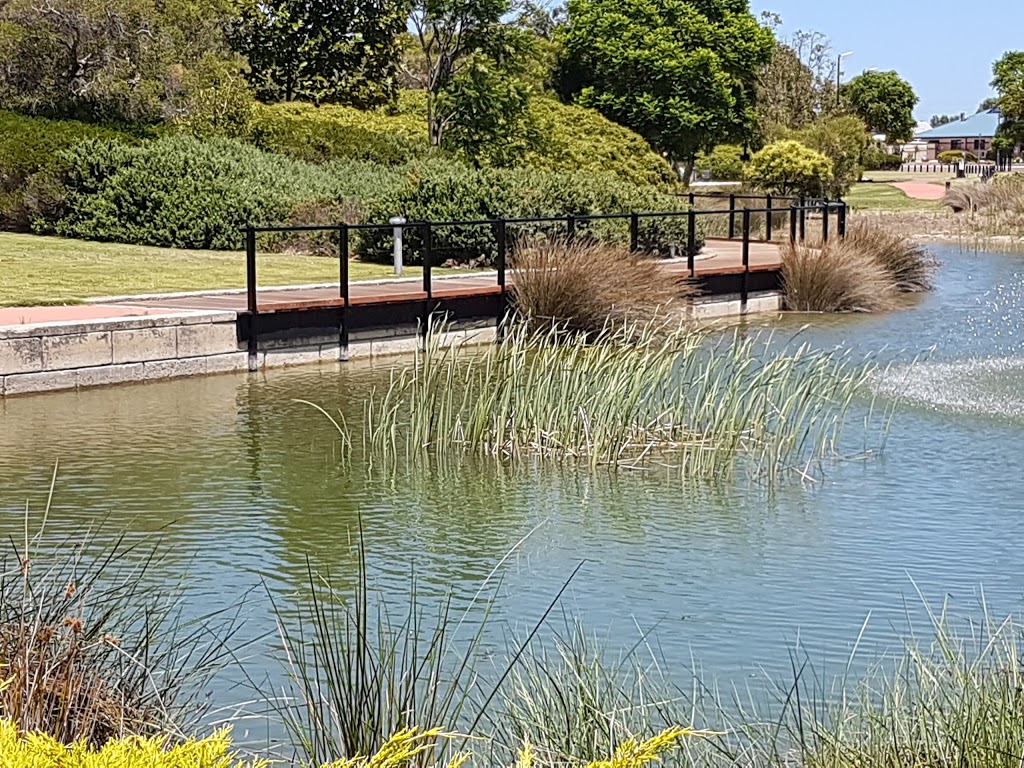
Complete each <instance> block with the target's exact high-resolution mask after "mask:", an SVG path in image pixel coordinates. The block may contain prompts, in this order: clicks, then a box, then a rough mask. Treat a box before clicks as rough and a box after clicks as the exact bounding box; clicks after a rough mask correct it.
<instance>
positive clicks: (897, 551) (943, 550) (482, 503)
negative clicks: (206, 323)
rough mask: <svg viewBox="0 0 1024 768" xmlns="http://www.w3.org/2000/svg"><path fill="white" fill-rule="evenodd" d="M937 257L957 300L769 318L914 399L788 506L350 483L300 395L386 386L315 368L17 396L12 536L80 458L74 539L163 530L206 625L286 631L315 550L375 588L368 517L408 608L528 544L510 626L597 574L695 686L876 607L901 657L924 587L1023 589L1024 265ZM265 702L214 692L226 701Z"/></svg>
mask: <svg viewBox="0 0 1024 768" xmlns="http://www.w3.org/2000/svg"><path fill="white" fill-rule="evenodd" d="M938 255H939V256H940V258H941V259H942V261H943V262H944V266H943V269H942V272H941V274H940V277H939V283H938V287H937V290H936V291H935V292H934V293H933V294H930V295H928V296H926V297H924V298H922V299H921V300H920V301H916V302H914V304H913V306H912V307H911V308H909V309H907V310H906V311H902V312H898V313H894V314H891V315H886V316H873V317H810V318H808V317H803V318H794V317H787V318H784V319H782V320H774V319H772V320H769V319H763V318H761V319H758V320H757V321H756V323H757V324H763V325H766V326H773V327H776V328H782V329H784V330H786V331H787V332H788V331H790V330H791V331H793V332H796V331H798V330H799V328H800V326H801V325H802V324H803V323H806V322H810V323H812V324H813V327H810V328H807V329H805V330H803V331H801V333H802V335H803V337H804V338H806V339H808V340H810V341H812V342H813V344H814V345H815V346H819V347H823V348H832V347H846V348H851V349H854V350H857V351H858V352H863V353H867V352H873V351H874V352H877V351H878V350H883V349H884V350H886V351H885V353H884V354H885V355H886V356H887V357H888V358H890V359H894V360H896V361H897V364H896V366H895V367H894V368H893V369H892V370H891V371H890V372H889V373H888V374H887V375H886V376H885V377H883V379H882V380H881V381H880V382H879V385H878V386H879V389H880V390H881V391H887V390H892V389H894V388H898V389H899V390H901V391H903V392H904V393H905V395H906V398H907V399H906V401H905V402H904V403H902V404H901V405H900V406H899V407H898V410H897V414H896V418H895V421H894V423H893V426H892V429H891V431H890V433H889V436H888V440H887V443H886V446H885V452H884V453H883V455H881V456H880V457H873V458H869V459H866V460H858V461H849V462H845V463H841V464H838V465H834V466H830V467H828V468H826V471H825V474H824V475H823V476H821V477H819V478H818V482H816V483H804V484H801V483H799V482H793V483H789V484H786V485H784V486H783V487H782V488H781V489H780V490H779V491H778V492H777V493H775V494H768V493H766V492H765V490H764V489H763V488H759V487H748V486H747V485H746V484H739V485H738V486H736V487H730V488H727V489H724V490H723V489H711V488H701V487H699V486H698V487H696V488H694V487H689V486H685V485H682V484H681V483H679V482H678V481H676V480H671V479H668V478H666V477H664V476H661V475H659V474H657V473H635V474H629V473H619V474H614V473H609V472H604V471H599V472H591V471H587V470H576V469H570V468H565V467H562V468H559V467H551V466H548V465H542V464H531V463H523V464H520V465H517V466H515V467H498V468H496V467H495V466H494V465H493V464H484V465H474V464H473V463H472V462H466V463H463V464H461V465H458V466H440V467H439V466H433V467H432V466H415V467H409V466H400V467H398V468H397V469H396V470H394V471H378V470H373V469H367V468H365V467H356V468H354V469H348V470H347V469H345V468H344V467H342V466H341V465H340V463H339V462H338V461H337V459H336V449H337V442H336V434H335V432H334V430H333V427H332V426H331V425H330V424H329V423H328V422H327V421H326V420H325V419H324V417H323V416H322V415H320V414H318V413H317V412H315V411H314V410H313V409H311V408H310V407H309V406H307V405H303V404H300V403H297V402H295V401H296V400H297V399H303V400H308V401H312V402H315V403H318V404H321V405H323V406H324V407H326V408H328V409H334V408H337V407H344V408H347V409H350V410H351V409H355V410H356V411H358V410H359V408H360V402H361V399H362V398H363V397H364V396H365V394H366V393H367V391H368V388H369V387H371V386H372V385H373V383H374V382H376V381H380V380H382V378H384V377H386V375H387V374H386V372H384V371H381V370H374V369H372V368H359V367H351V368H331V367H322V368H315V367H314V368H301V369H291V370H282V371H272V372H269V373H267V374H265V375H258V376H257V375H253V376H246V375H238V376H217V377H210V378H203V379H193V380H187V379H186V380H179V381H173V382H167V383H157V384H147V385H141V386H125V387H117V388H109V389H100V390H87V391H82V392H78V393H58V394H50V395H40V396H34V397H26V398H18V399H11V400H9V401H0V467H2V474H0V534H2V535H3V536H4V538H5V539H6V538H7V537H14V538H16V539H17V538H20V537H21V536H23V531H24V526H25V507H26V503H27V504H28V507H29V509H30V510H31V513H30V518H29V519H30V525H32V526H38V525H39V523H40V522H41V518H42V510H43V508H44V506H45V500H46V495H47V491H48V488H49V482H50V476H51V473H52V472H53V468H54V464H55V462H58V461H59V471H58V475H57V485H56V491H55V496H54V500H53V505H52V509H51V511H50V515H49V519H48V522H47V527H48V531H50V532H51V533H53V534H54V536H55V538H59V536H61V535H66V534H71V533H75V532H77V531H80V530H82V528H83V527H84V526H86V525H90V524H95V523H97V522H99V521H104V522H103V524H102V527H101V528H100V535H101V536H110V537H113V536H115V535H116V534H117V533H118V532H119V531H121V530H127V531H129V532H130V535H131V536H135V535H140V536H142V535H145V536H159V537H162V540H163V544H164V550H165V552H167V553H168V555H169V557H168V558H167V559H166V560H165V561H163V562H162V563H161V564H160V566H159V570H158V571H157V572H155V573H153V574H151V577H152V578H153V579H154V583H153V586H152V588H153V589H154V590H157V591H159V590H160V589H161V579H162V578H166V579H167V580H168V581H172V580H177V578H178V577H179V576H180V575H181V574H182V573H185V574H187V584H188V591H189V595H188V598H189V601H190V605H193V606H195V610H197V611H206V610H211V609H215V608H220V607H229V606H232V605H237V604H238V603H239V602H240V601H242V600H243V598H244V601H245V602H244V603H243V615H244V617H245V627H244V632H245V634H246V636H248V637H258V636H260V635H262V634H264V633H266V632H267V631H269V630H271V629H272V628H273V622H272V617H271V612H270V607H269V600H268V598H267V596H266V591H265V587H264V584H265V585H266V588H269V589H270V590H273V591H275V592H277V593H280V594H282V595H284V596H285V597H286V598H288V597H289V596H294V595H296V594H301V592H302V586H303V584H304V583H305V580H306V562H307V557H308V558H311V559H312V560H313V561H314V562H316V563H321V564H329V565H330V567H331V569H332V571H333V574H334V577H335V579H336V580H337V581H339V582H341V583H351V581H352V580H354V578H355V574H356V560H355V557H354V556H353V548H352V537H353V535H354V533H355V532H356V530H357V525H358V516H359V515H361V517H362V524H363V527H364V530H365V537H366V541H367V545H368V558H369V564H370V569H371V573H372V578H373V585H374V586H375V587H377V588H380V589H384V590H387V591H390V592H391V593H392V594H394V595H395V600H396V601H399V602H400V601H401V600H403V599H404V597H405V595H406V594H407V589H408V587H407V583H408V576H409V572H410V570H411V568H412V567H415V571H416V573H417V577H418V579H419V581H420V583H421V585H422V586H423V589H424V590H425V591H427V592H436V593H443V592H444V591H445V590H447V589H449V588H453V589H454V591H455V593H456V594H457V595H458V596H460V597H466V596H471V595H472V594H473V593H474V592H475V591H476V589H477V587H478V586H479V584H480V582H481V581H482V580H483V579H484V578H485V577H487V575H488V574H489V573H490V572H491V570H492V568H493V567H494V566H495V565H496V564H497V563H498V562H499V561H500V560H501V558H502V557H503V556H504V555H505V554H506V553H508V552H509V550H510V549H512V548H513V547H515V552H514V553H513V555H512V557H511V558H510V559H509V561H508V562H507V563H506V565H505V566H504V567H503V569H502V573H503V581H502V585H501V597H500V600H499V603H498V606H497V612H498V616H499V617H500V619H501V620H502V621H503V622H505V626H506V627H510V628H511V629H512V631H520V632H522V631H524V630H525V629H528V628H529V627H530V626H532V624H533V622H535V621H536V620H537V618H538V617H539V616H540V615H541V614H542V613H543V611H544V609H545V608H546V607H547V606H548V604H549V602H550V601H551V599H552V597H553V596H554V595H555V594H556V593H557V592H558V590H559V588H560V587H561V586H562V585H563V583H564V582H565V580H566V579H567V578H568V577H569V575H570V574H571V573H572V571H573V569H574V568H576V566H577V565H578V564H579V563H580V562H581V561H585V563H584V565H583V567H582V569H581V570H580V572H579V574H578V575H577V576H576V577H575V578H574V579H573V581H572V583H571V585H570V587H569V589H568V591H567V593H566V597H565V598H564V605H565V607H566V609H567V611H569V612H572V613H578V614H579V615H580V616H581V617H582V618H583V620H584V621H585V622H586V624H587V626H588V627H589V628H590V629H592V630H594V631H595V632H597V633H598V634H600V635H603V636H604V637H606V638H607V640H608V642H609V643H610V644H611V645H612V646H615V647H624V646H628V645H631V644H632V643H633V642H635V640H636V639H637V637H638V636H639V633H640V630H641V629H651V628H656V635H657V639H658V643H659V645H660V648H661V652H662V653H663V654H664V656H665V657H666V659H667V660H668V661H669V664H670V666H671V667H673V668H675V669H678V670H679V671H678V673H677V674H678V675H679V676H681V677H685V675H687V674H689V672H688V671H687V670H688V669H689V668H690V665H691V663H692V660H696V661H697V662H698V663H699V664H700V666H701V667H702V668H703V672H704V674H706V675H714V676H717V677H720V678H723V679H726V680H730V681H743V680H750V679H755V680H756V679H758V678H759V677H760V675H761V670H762V669H763V670H767V671H768V673H769V674H772V673H775V672H779V673H784V672H785V671H786V670H788V667H789V659H788V656H787V651H788V649H790V648H791V647H792V646H793V644H794V643H795V642H797V641H799V642H800V643H801V644H802V645H803V646H804V647H805V648H806V649H807V650H808V652H809V653H810V654H811V655H812V657H813V658H817V659H822V660H824V661H825V662H835V663H839V662H841V661H842V660H844V659H845V658H846V657H847V655H848V653H849V652H850V649H851V647H852V646H853V644H854V642H855V641H856V638H857V635H858V632H859V630H860V628H861V625H862V624H863V623H864V621H865V619H866V618H867V617H868V616H869V615H870V617H871V618H870V622H869V625H868V630H867V632H866V634H865V640H864V643H863V645H864V646H865V647H867V648H869V649H876V650H877V649H885V648H893V647H895V646H896V645H897V640H896V638H897V636H898V634H899V633H900V632H901V631H902V630H903V628H905V626H906V620H907V616H908V614H909V615H910V616H912V617H917V616H920V615H921V600H920V598H919V596H918V594H917V589H920V590H921V592H922V593H923V594H924V595H925V596H926V597H927V598H928V599H929V600H930V601H934V602H939V601H941V600H942V599H943V598H945V597H946V596H948V597H949V598H950V599H951V600H952V602H953V604H954V605H956V606H958V607H960V608H962V609H963V610H964V611H966V612H970V611H972V610H975V609H977V606H978V603H979V598H980V595H981V593H982V590H984V596H985V599H986V600H987V601H988V604H989V607H990V609H991V610H992V612H993V613H995V614H997V615H999V614H1005V613H1009V612H1011V611H1015V610H1017V609H1018V608H1020V606H1021V594H1022V589H1024V557H1022V556H1021V551H1022V546H1024V514H1022V512H1024V510H1022V507H1024V504H1022V500H1024V257H1021V256H1019V255H1017V256H1013V255H1001V254H975V253H960V252H957V251H955V250H952V249H949V250H946V249H938ZM915 360H916V361H917V362H914V361H915ZM531 531H532V533H531ZM527 534H530V535H529V536H528V537H527V538H526V539H525V541H522V542H521V543H520V544H519V545H518V547H516V544H517V542H520V540H521V539H523V537H524V536H527ZM915 585H916V586H915ZM247 655H248V657H249V658H248V661H247V663H248V664H249V666H250V672H251V674H253V676H255V677H259V676H260V674H262V670H263V668H264V667H267V668H268V669H269V668H270V662H269V661H268V660H267V656H266V654H265V652H264V649H263V647H262V646H261V645H260V644H257V645H255V646H253V647H252V648H251V649H250V650H249V651H248V653H247ZM680 682H681V683H685V682H686V681H685V679H681V680H680ZM247 697H251V694H250V693H245V692H240V691H239V690H238V689H236V688H232V687H231V686H230V685H229V684H227V683H223V684H222V685H221V687H220V688H218V689H217V690H215V691H214V700H215V702H217V704H218V705H222V706H225V707H227V706H231V705H233V704H235V703H237V702H238V701H241V700H243V699H245V698H247Z"/></svg>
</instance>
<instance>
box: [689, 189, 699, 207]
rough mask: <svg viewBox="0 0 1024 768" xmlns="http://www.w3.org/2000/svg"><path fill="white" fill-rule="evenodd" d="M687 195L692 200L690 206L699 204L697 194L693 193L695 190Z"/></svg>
mask: <svg viewBox="0 0 1024 768" xmlns="http://www.w3.org/2000/svg"><path fill="white" fill-rule="evenodd" d="M687 197H688V198H689V201H690V207H691V208H693V206H695V205H696V204H697V196H696V195H695V194H693V192H691V193H690V194H689V195H687Z"/></svg>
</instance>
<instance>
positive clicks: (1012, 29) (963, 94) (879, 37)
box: [751, 0, 1024, 120]
mask: <svg viewBox="0 0 1024 768" xmlns="http://www.w3.org/2000/svg"><path fill="white" fill-rule="evenodd" d="M751 10H753V12H754V13H755V15H760V13H761V11H765V10H769V11H774V12H776V13H778V14H779V15H781V16H782V20H783V23H784V26H783V28H782V29H781V31H780V34H781V35H783V36H785V35H787V34H789V33H791V32H792V31H794V30H797V29H804V30H814V31H817V32H823V33H824V34H826V35H827V36H828V37H829V38H830V39H831V41H832V48H833V50H834V51H835V52H836V53H837V54H838V53H843V52H846V51H853V52H854V55H853V56H850V57H848V58H846V59H844V60H843V74H844V78H843V79H844V80H846V79H848V78H849V77H852V76H853V75H856V74H858V73H860V72H861V71H863V70H865V69H870V68H872V67H877V68H878V69H881V70H888V69H895V70H896V71H897V72H899V73H900V75H902V76H903V77H904V78H905V79H906V80H908V81H909V82H910V83H911V85H913V86H914V90H915V91H916V92H917V95H918V97H919V98H920V100H921V101H920V102H919V103H918V105H917V109H916V111H915V115H916V116H917V118H918V119H919V120H927V119H928V118H929V117H931V116H932V115H933V114H943V113H945V114H959V113H960V112H967V113H973V112H974V111H975V110H976V109H977V108H978V104H979V103H980V102H981V101H982V100H983V99H984V98H986V97H987V96H990V95H992V90H991V88H989V85H988V84H989V82H990V81H991V80H992V62H994V61H995V60H996V59H998V58H999V57H1000V56H1002V55H1003V53H1005V52H1006V51H1008V50H1022V49H1024V35H1022V34H1021V33H1020V25H1021V22H1022V21H1024V17H1022V16H1021V0H973V2H967V3H965V2H963V0H958V2H953V0H931V2H928V3H905V2H898V1H897V0H855V2H848V1H844V0H839V1H838V2H837V1H836V0H751ZM999 20H1002V21H999Z"/></svg>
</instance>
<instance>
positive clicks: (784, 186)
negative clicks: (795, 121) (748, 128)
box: [745, 140, 832, 195]
mask: <svg viewBox="0 0 1024 768" xmlns="http://www.w3.org/2000/svg"><path fill="white" fill-rule="evenodd" d="M745 176H746V180H747V181H749V182H750V183H751V184H753V185H754V186H756V187H758V188H759V189H763V190H765V191H767V192H772V193H775V194H780V195H820V194H822V192H823V191H824V190H825V189H826V187H827V185H828V183H829V181H830V179H831V178H832V161H831V160H829V159H828V158H827V157H825V156H824V155H823V154H821V153H820V152H816V151H815V150H813V149H811V148H810V147H806V146H804V145H803V144H801V143H800V142H799V141H792V140H787V141H777V142H775V143H774V144H769V145H768V146H767V147H764V148H763V149H761V150H759V151H758V152H756V153H755V154H754V156H753V157H752V158H750V163H749V164H748V165H747V170H746V174H745Z"/></svg>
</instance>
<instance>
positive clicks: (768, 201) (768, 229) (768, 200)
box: [764, 194, 772, 243]
mask: <svg viewBox="0 0 1024 768" xmlns="http://www.w3.org/2000/svg"><path fill="white" fill-rule="evenodd" d="M765 208H766V209H767V210H768V213H766V214H765V219H764V239H765V240H766V241H767V242H769V243H770V242H771V241H772V196H771V195H770V194H769V195H765Z"/></svg>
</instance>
